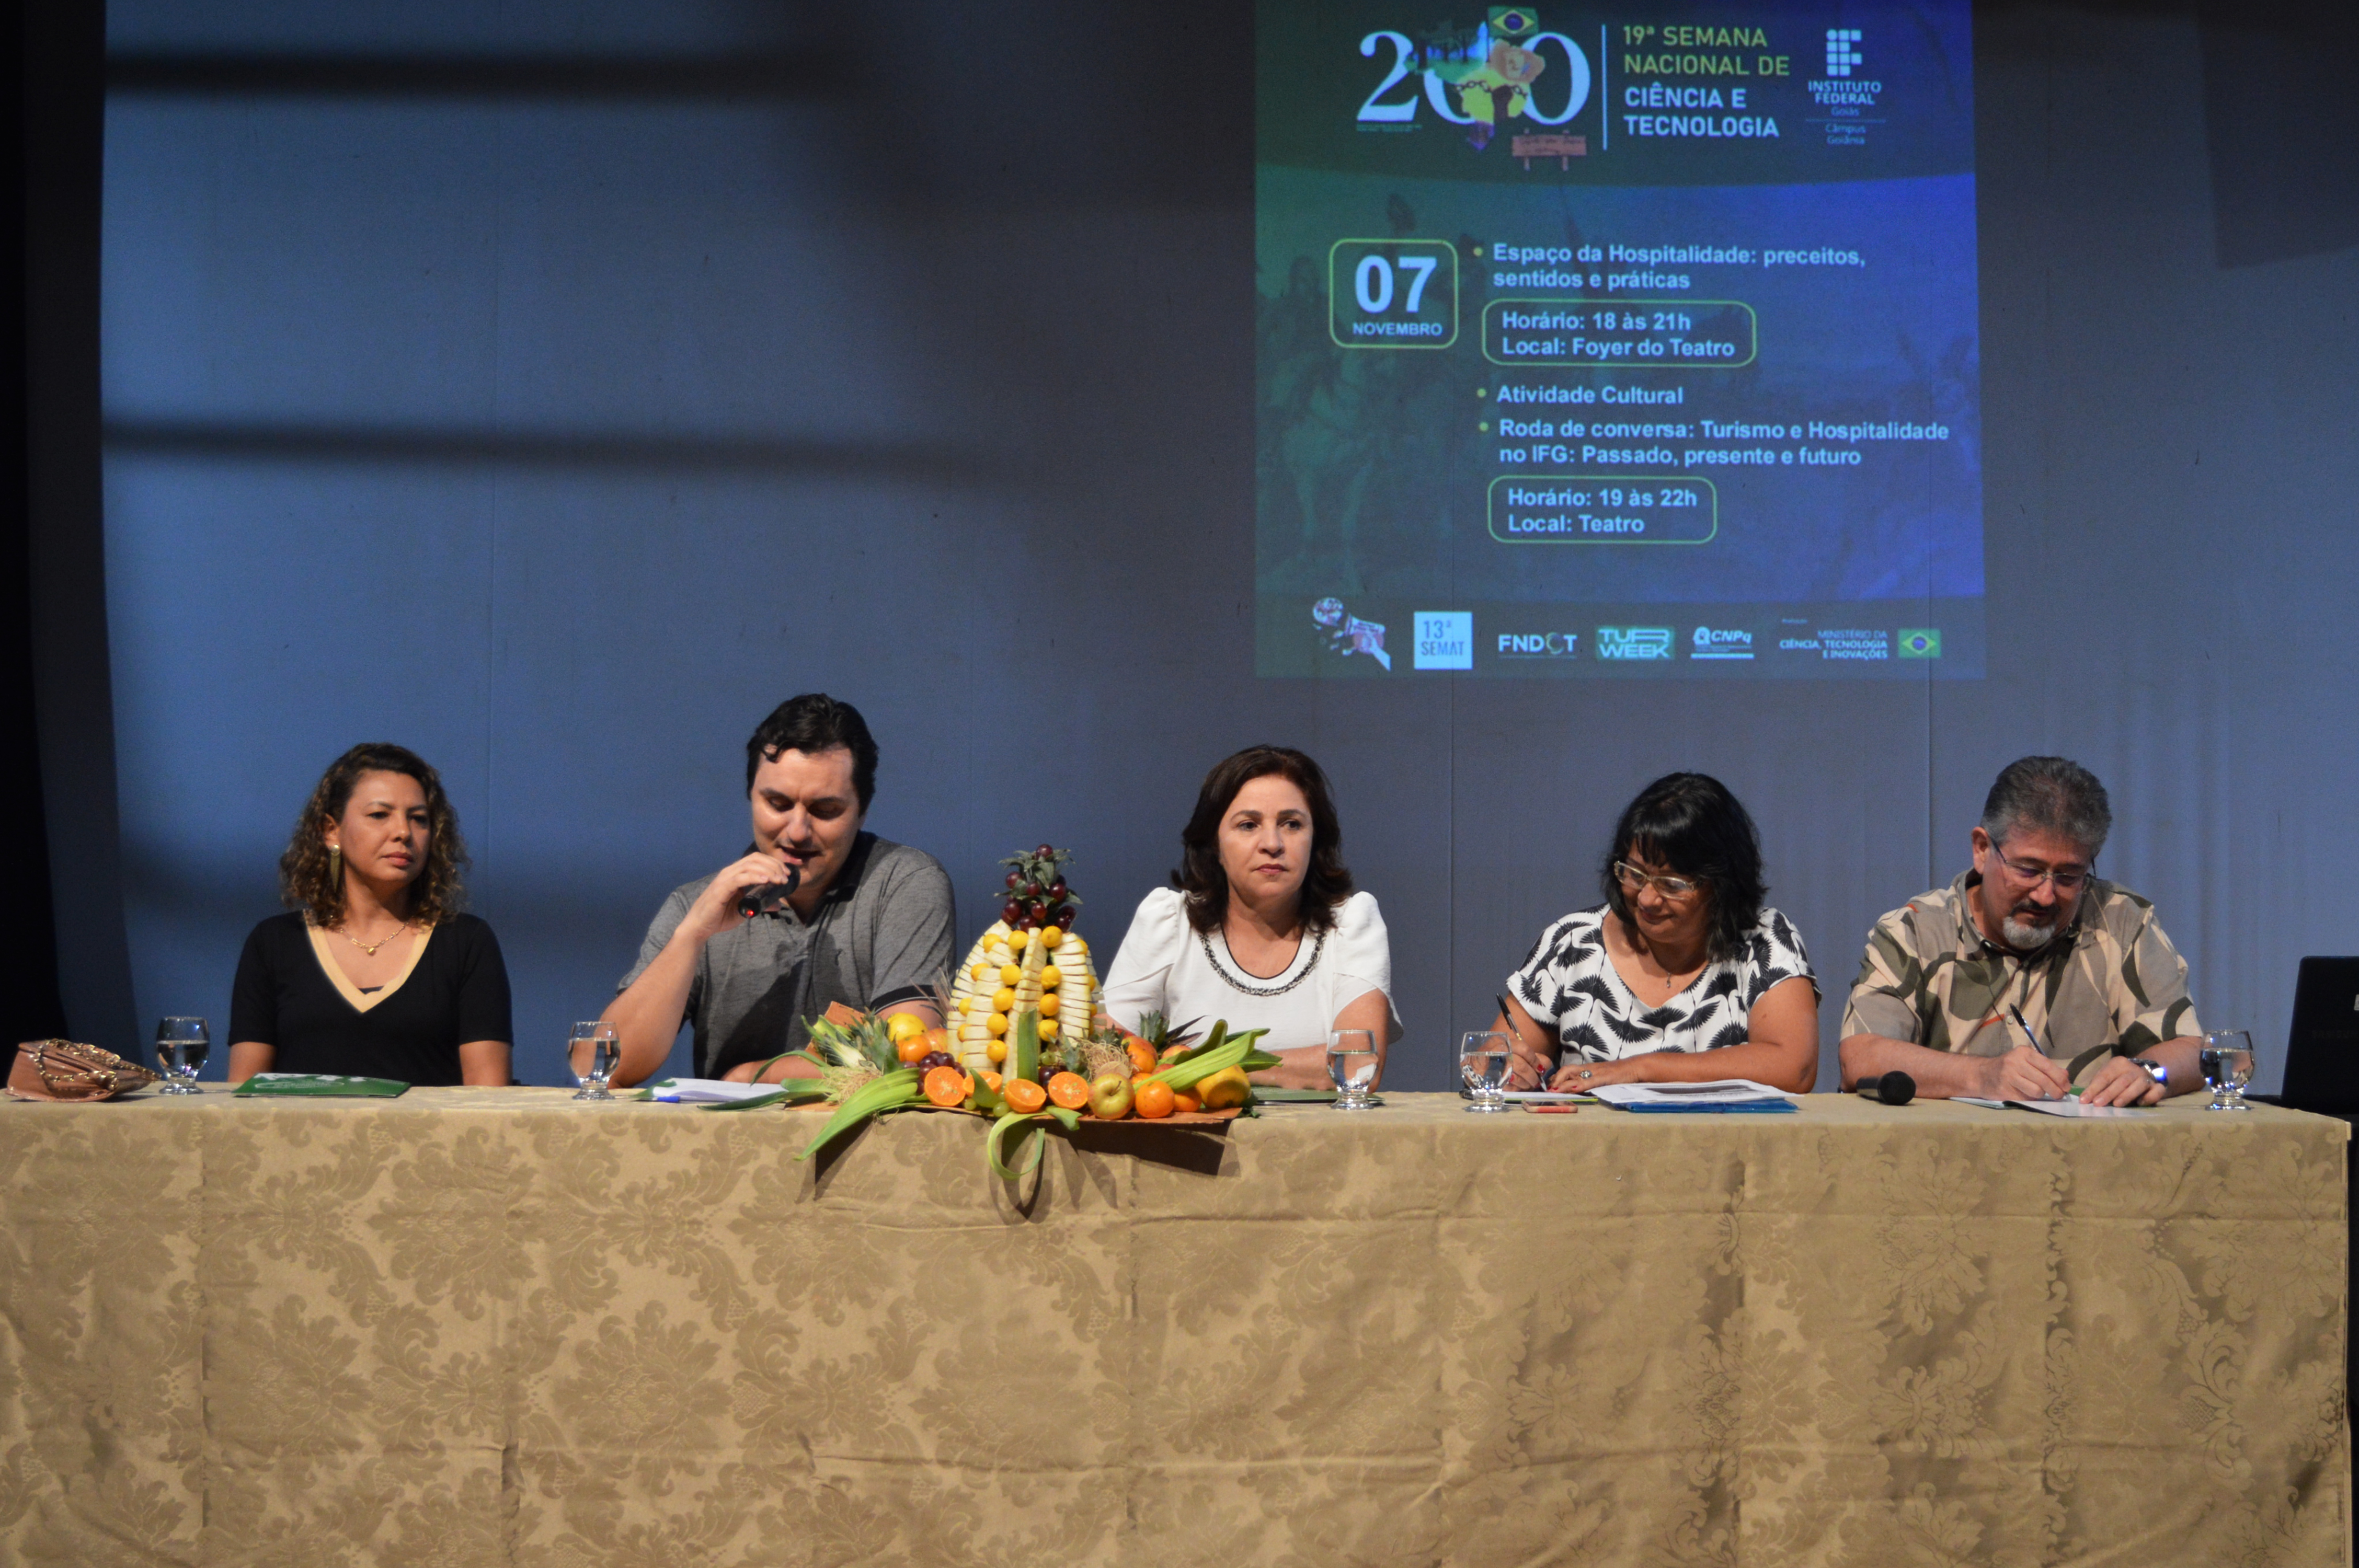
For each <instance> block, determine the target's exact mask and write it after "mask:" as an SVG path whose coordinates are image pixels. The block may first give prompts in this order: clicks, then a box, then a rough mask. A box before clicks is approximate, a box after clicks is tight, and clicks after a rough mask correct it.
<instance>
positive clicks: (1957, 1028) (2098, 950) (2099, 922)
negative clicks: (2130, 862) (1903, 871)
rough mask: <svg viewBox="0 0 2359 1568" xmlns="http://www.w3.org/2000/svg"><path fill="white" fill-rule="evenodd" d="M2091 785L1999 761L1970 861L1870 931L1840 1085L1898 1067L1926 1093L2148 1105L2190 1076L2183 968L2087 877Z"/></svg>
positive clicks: (2030, 762) (2118, 899)
mask: <svg viewBox="0 0 2359 1568" xmlns="http://www.w3.org/2000/svg"><path fill="white" fill-rule="evenodd" d="M2113 822H2114V817H2113V808H2112V806H2110V805H2109V804H2108V803H2107V802H2106V799H2105V786H2104V785H2103V784H2099V783H2098V782H2097V780H2096V777H2095V775H2093V774H2092V773H2090V772H2089V770H2088V769H2086V768H2084V767H2082V766H2081V765H2080V764H2079V763H2077V762H2068V761H2066V760H2065V759H2064V758H2062V757H2026V758H2024V759H2023V760H2022V761H2020V762H2012V763H2009V764H2008V765H2007V767H2006V770H2005V771H2004V772H2002V773H2000V774H1999V775H1998V779H1997V782H1996V783H1995V784H1992V785H1991V790H1990V795H1989V798H1987V799H1986V800H1984V803H1983V819H1982V822H1981V823H1980V825H1978V826H1977V827H1975V828H1974V830H1973V856H1974V860H1973V868H1972V869H1971V870H1969V871H1965V872H1963V873H1962V874H1961V875H1960V876H1959V878H1958V879H1957V881H1953V882H1951V884H1950V885H1949V886H1948V887H1946V888H1940V889H1936V890H1935V891H1933V892H1928V893H1920V894H1919V895H1918V896H1917V897H1915V898H1913V899H1910V900H1909V901H1908V905H1907V907H1905V908H1902V909H1896V910H1894V911H1893V912H1892V913H1891V914H1887V915H1886V916H1885V917H1884V918H1883V919H1881V920H1879V921H1877V922H1876V923H1875V930H1874V931H1872V932H1870V933H1869V934H1868V938H1867V954H1866V956H1865V957H1864V958H1862V959H1861V960H1860V966H1859V979H1858V980H1856V981H1855V982H1854V984H1853V986H1852V989H1851V1001H1850V1004H1849V1005H1848V1006H1846V1007H1845V1008H1844V1009H1843V1045H1842V1054H1843V1087H1844V1088H1846V1089H1848V1088H1850V1087H1852V1085H1853V1084H1854V1083H1855V1082H1856V1081H1857V1080H1859V1079H1860V1078H1862V1077H1865V1076H1870V1075H1873V1074H1877V1073H1886V1072H1894V1071H1898V1072H1904V1073H1907V1074H1908V1075H1909V1076H1911V1077H1913V1078H1915V1079H1916V1080H1917V1092H1918V1093H1919V1095H1921V1096H1925V1097H1927V1098H1950V1097H1951V1096H1954V1095H1974V1096H1981V1097H1983V1098H1990V1099H2054V1098H2058V1097H2060V1096H2061V1095H2062V1094H2063V1093H2064V1092H2065V1091H2066V1090H2067V1089H2069V1088H2071V1087H2073V1086H2075V1085H2078V1086H2079V1087H2080V1093H2081V1099H2082V1103H2083V1104H2086V1105H2151V1104H2153V1103H2154V1102H2156V1101H2157V1100H2159V1099H2161V1098H2163V1097H2164V1096H2165V1095H2178V1094H2185V1093H2187V1092H2188V1091H2189V1090H2190V1089H2193V1088H2195V1087H2198V1085H2199V1084H2200V1083H2201V1051H2202V1045H2203V1043H2202V1040H2201V1034H2202V1027H2203V1026H2202V1025H2201V1024H2200V1023H2198V1022H2196V1020H2195V1004H2194V1002H2193V1001H2191V1000H2189V998H2188V995H2187V961H2186V960H2185V959H2183V958H2181V957H2180V956H2179V953H2178V950H2177V949H2175V948H2174V947H2172V946H2171V945H2170V938H2169V937H2168V936H2166V935H2163V931H2162V925H2161V923H2160V922H2158V920H2156V919H2155V915H2154V906H2153V905H2152V904H2150V903H2147V901H2146V900H2145V899H2142V898H2140V897H2139V896H2138V895H2137V894H2136V893H2134V892H2130V891H2129V890H2128V889H2127V888H2124V887H2120V886H2117V885H2115V884H2114V883H2113V882H2109V881H2103V880H2102V879H2100V878H2098V877H2096V876H2094V875H2093V874H2092V870H2091V868H2092V867H2093V866H2094V865H2095V863H2096V859H2097V851H2098V850H2099V849H2103V848H2104V843H2105V835H2106V834H2107V833H2108V832H2110V831H2111V830H2112V828H2113Z"/></svg>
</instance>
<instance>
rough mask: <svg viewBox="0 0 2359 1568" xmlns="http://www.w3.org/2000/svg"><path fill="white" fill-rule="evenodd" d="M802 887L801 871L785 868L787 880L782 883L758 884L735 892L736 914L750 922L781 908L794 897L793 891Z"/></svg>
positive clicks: (793, 867) (796, 868)
mask: <svg viewBox="0 0 2359 1568" xmlns="http://www.w3.org/2000/svg"><path fill="white" fill-rule="evenodd" d="M802 885H803V873H802V869H801V868H800V867H799V866H788V868H787V880H786V881H782V882H760V883H757V884H756V885H755V886H753V887H749V888H740V889H739V890H738V891H737V913H738V914H742V915H744V916H745V918H746V919H748V920H751V919H753V918H754V917H755V916H756V915H757V914H762V913H764V912H765V911H768V910H776V909H777V908H779V907H780V906H782V905H783V904H784V903H786V902H787V900H788V899H789V898H791V897H793V896H794V891H795V889H797V888H799V887H800V886H802Z"/></svg>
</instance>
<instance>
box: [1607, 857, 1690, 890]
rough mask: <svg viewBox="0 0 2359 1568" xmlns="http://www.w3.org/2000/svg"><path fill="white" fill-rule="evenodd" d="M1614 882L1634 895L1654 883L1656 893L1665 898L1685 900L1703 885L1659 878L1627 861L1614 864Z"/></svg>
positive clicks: (1679, 879)
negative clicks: (1648, 884)
mask: <svg viewBox="0 0 2359 1568" xmlns="http://www.w3.org/2000/svg"><path fill="white" fill-rule="evenodd" d="M1614 881H1617V882H1620V883H1621V884H1622V891H1623V892H1625V893H1633V894H1635V893H1636V892H1637V891H1638V890H1639V889H1640V888H1642V887H1645V886H1646V885H1647V883H1649V882H1652V883H1653V884H1654V886H1655V891H1656V892H1658V893H1661V894H1662V895H1663V896H1664V897H1665V898H1685V897H1687V896H1688V894H1690V893H1691V892H1695V891H1696V889H1697V888H1698V887H1700V886H1701V885H1702V884H1701V883H1699V882H1694V881H1689V880H1688V879H1687V878H1685V877H1664V876H1657V875H1656V874H1655V873H1654V872H1652V871H1640V870H1639V869H1638V868H1637V867H1636V866H1634V865H1632V864H1631V863H1630V862H1629V861H1627V860H1616V861H1614Z"/></svg>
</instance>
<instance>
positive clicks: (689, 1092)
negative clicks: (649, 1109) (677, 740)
mask: <svg viewBox="0 0 2359 1568" xmlns="http://www.w3.org/2000/svg"><path fill="white" fill-rule="evenodd" d="M648 1087H650V1088H651V1089H653V1090H654V1092H653V1093H652V1094H650V1095H649V1096H648V1097H647V1098H650V1099H655V1100H660V1101H662V1102H663V1103H664V1104H666V1105H726V1104H727V1103H729V1102H730V1101H731V1100H740V1099H752V1098H754V1097H755V1096H756V1095H767V1094H776V1093H777V1089H778V1086H777V1085H776V1084H733V1083H731V1082H730V1081H729V1080H728V1079H726V1078H666V1079H664V1080H662V1081H661V1082H660V1083H656V1084H651V1085H649V1086H648Z"/></svg>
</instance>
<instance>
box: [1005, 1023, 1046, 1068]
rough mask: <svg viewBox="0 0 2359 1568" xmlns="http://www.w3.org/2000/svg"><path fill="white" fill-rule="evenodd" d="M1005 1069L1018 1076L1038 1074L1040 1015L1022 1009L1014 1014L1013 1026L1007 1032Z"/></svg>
mask: <svg viewBox="0 0 2359 1568" xmlns="http://www.w3.org/2000/svg"><path fill="white" fill-rule="evenodd" d="M1007 1070H1008V1072H1010V1073H1011V1074H1013V1075H1015V1076H1016V1077H1019V1078H1037V1077H1038V1076H1040V1015H1039V1014H1038V1013H1037V1012H1032V1011H1024V1012H1019V1013H1017V1014H1016V1024H1015V1027H1014V1028H1012V1029H1010V1030H1008V1032H1007Z"/></svg>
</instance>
